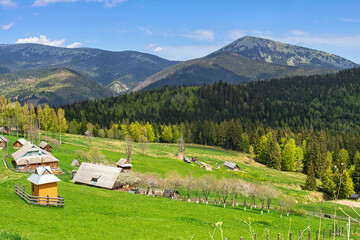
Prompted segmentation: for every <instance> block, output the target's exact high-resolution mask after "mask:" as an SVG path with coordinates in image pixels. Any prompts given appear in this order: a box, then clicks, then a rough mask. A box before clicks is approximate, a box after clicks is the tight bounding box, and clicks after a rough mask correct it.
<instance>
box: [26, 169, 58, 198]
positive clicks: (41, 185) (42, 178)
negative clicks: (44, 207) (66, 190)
mask: <svg viewBox="0 0 360 240" xmlns="http://www.w3.org/2000/svg"><path fill="white" fill-rule="evenodd" d="M27 180H28V181H30V182H31V195H32V196H36V197H45V198H46V197H50V198H57V197H58V189H57V182H60V181H61V180H60V179H59V178H57V177H56V176H55V175H54V174H53V173H52V171H51V168H50V167H49V166H40V167H37V168H36V169H35V172H34V173H33V174H32V175H31V176H30V177H28V178H27ZM38 202H40V203H42V202H43V203H46V199H42V198H39V200H38Z"/></svg>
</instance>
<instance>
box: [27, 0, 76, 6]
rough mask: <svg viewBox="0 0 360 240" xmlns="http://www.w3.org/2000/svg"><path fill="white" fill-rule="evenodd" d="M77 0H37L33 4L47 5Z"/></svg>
mask: <svg viewBox="0 0 360 240" xmlns="http://www.w3.org/2000/svg"><path fill="white" fill-rule="evenodd" d="M76 1H77V0H35V2H34V4H33V6H36V7H45V6H47V5H49V4H54V3H62V2H76Z"/></svg>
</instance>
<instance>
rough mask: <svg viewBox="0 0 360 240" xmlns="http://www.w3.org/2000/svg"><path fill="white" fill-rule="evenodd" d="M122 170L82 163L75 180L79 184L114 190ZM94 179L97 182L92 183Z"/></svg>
mask: <svg viewBox="0 0 360 240" xmlns="http://www.w3.org/2000/svg"><path fill="white" fill-rule="evenodd" d="M121 171H122V169H121V168H117V167H110V166H104V165H99V164H92V163H82V164H81V165H80V168H79V170H78V171H77V173H76V175H75V177H74V178H73V180H74V181H75V182H77V183H82V184H87V185H91V186H96V187H102V188H107V189H113V188H114V187H115V184H116V182H117V178H118V176H119V174H120V172H121ZM93 179H95V180H96V182H95V181H92V180H93Z"/></svg>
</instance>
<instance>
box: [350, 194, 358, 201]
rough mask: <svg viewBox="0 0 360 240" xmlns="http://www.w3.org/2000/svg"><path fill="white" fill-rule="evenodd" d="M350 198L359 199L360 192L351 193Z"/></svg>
mask: <svg viewBox="0 0 360 240" xmlns="http://www.w3.org/2000/svg"><path fill="white" fill-rule="evenodd" d="M350 200H355V201H358V200H359V194H351V195H350Z"/></svg>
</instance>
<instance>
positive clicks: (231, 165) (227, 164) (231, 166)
mask: <svg viewBox="0 0 360 240" xmlns="http://www.w3.org/2000/svg"><path fill="white" fill-rule="evenodd" d="M223 166H224V167H227V168H229V169H231V170H233V171H241V167H239V166H238V165H237V164H236V163H233V162H230V161H225V163H224V164H223Z"/></svg>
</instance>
